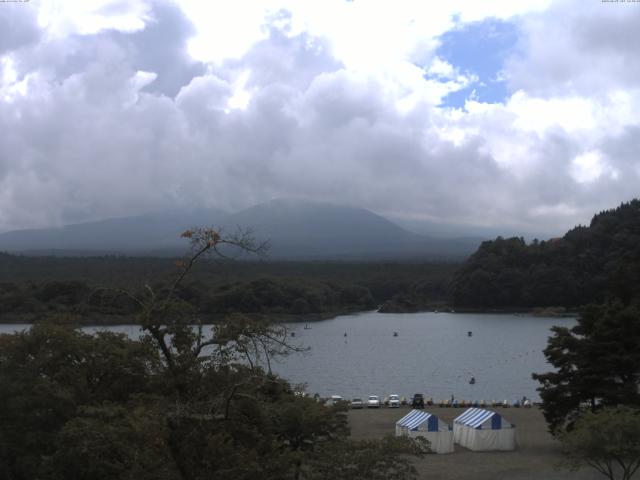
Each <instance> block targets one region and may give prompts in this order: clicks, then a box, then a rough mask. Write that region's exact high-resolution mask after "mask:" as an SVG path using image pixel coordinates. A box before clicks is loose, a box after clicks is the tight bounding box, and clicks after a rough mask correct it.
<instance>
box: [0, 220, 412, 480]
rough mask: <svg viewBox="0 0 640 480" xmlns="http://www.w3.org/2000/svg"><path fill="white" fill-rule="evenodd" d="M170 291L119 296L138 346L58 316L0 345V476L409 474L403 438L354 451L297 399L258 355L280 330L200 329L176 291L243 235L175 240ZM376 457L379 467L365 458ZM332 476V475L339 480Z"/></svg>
mask: <svg viewBox="0 0 640 480" xmlns="http://www.w3.org/2000/svg"><path fill="white" fill-rule="evenodd" d="M185 237H187V238H189V239H190V240H191V241H192V245H193V251H192V253H191V255H190V256H188V257H187V258H185V260H184V261H183V262H182V263H180V264H179V265H178V269H179V270H178V272H177V274H176V277H175V279H174V281H173V282H171V283H169V284H167V285H164V286H161V287H160V288H158V287H157V286H155V285H154V286H152V285H145V286H144V288H143V289H141V290H140V292H133V293H132V292H131V291H127V290H121V291H120V292H115V291H113V290H112V293H114V294H115V293H120V294H121V295H123V296H125V297H126V298H127V299H128V301H130V302H132V304H134V305H136V306H137V312H138V315H139V323H140V325H141V337H140V338H139V339H132V338H128V337H126V336H124V335H121V334H115V333H109V332H99V333H96V334H89V333H85V332H83V331H81V330H79V329H77V328H75V327H73V326H69V325H68V319H65V318H62V319H58V321H57V322H56V321H52V320H50V321H42V322H37V323H35V324H34V325H33V326H32V328H30V329H29V330H26V331H23V332H20V333H16V334H13V335H1V336H0V477H2V478H6V479H8V480H32V479H37V478H49V479H53V480H57V479H60V480H62V479H69V478H73V479H78V480H84V479H86V480H89V479H91V480H95V479H105V480H106V479H123V480H124V479H131V478H136V479H140V480H144V479H161V480H200V479H208V478H235V479H255V478H261V479H287V478H291V479H316V478H327V475H329V474H333V473H336V472H341V473H340V475H339V478H352V479H360V478H390V477H393V478H399V479H405V478H413V477H414V476H415V470H414V469H413V467H412V465H411V463H410V462H409V460H408V459H407V457H406V456H404V455H401V453H402V454H405V453H409V454H416V455H419V454H421V452H422V450H421V449H420V448H419V446H417V445H415V444H414V443H412V442H411V441H409V440H407V439H391V438H389V439H387V440H385V441H384V443H380V442H354V441H352V440H350V439H349V436H348V433H349V430H348V427H347V423H346V417H345V412H344V409H345V407H341V406H333V407H327V406H325V405H323V404H321V403H319V402H317V401H316V400H314V399H312V398H309V397H305V396H301V395H299V394H297V393H296V392H295V391H294V389H293V388H292V386H291V385H289V384H288V383H287V382H286V381H284V380H283V379H281V378H279V377H277V376H276V375H274V374H273V373H272V372H271V369H270V359H271V358H272V357H273V356H274V355H285V354H287V353H289V352H292V351H295V350H296V349H298V348H299V347H297V346H296V345H291V344H289V343H288V336H287V331H286V328H285V327H282V326H278V325H273V324H269V323H266V322H258V321H256V320H253V319H250V318H247V317H244V316H243V315H242V314H237V313H236V314H233V315H230V316H227V317H225V319H224V320H223V321H221V322H219V323H216V324H215V325H213V327H212V328H211V329H208V327H206V326H205V324H204V323H203V322H202V320H201V318H200V317H199V315H198V312H197V310H195V309H193V307H192V306H191V305H190V304H189V303H188V302H186V301H185V300H184V299H182V298H181V297H180V296H179V295H177V292H178V291H179V289H180V286H181V283H182V281H183V280H184V279H185V278H186V277H187V276H188V274H189V273H190V272H191V269H192V268H193V265H194V264H195V262H196V261H198V260H199V259H201V258H203V257H204V255H206V254H208V253H210V252H214V253H216V252H218V249H219V248H220V247H222V246H223V245H231V246H235V247H238V248H242V249H244V250H249V251H259V249H260V246H259V245H255V244H254V243H252V241H251V239H250V238H247V237H245V236H236V237H233V236H232V237H224V236H221V235H220V234H219V233H218V232H217V231H215V230H211V229H202V230H195V231H189V232H185ZM376 456H378V457H376ZM342 473H344V475H342Z"/></svg>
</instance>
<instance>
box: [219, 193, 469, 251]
mask: <svg viewBox="0 0 640 480" xmlns="http://www.w3.org/2000/svg"><path fill="white" fill-rule="evenodd" d="M225 225H226V226H227V228H232V227H233V226H237V225H239V226H245V227H250V228H251V229H252V231H253V233H254V235H255V236H256V238H266V239H269V240H270V244H271V248H270V250H269V256H270V257H272V258H290V259H303V258H304V259H328V258H332V259H344V260H350V259H352V260H359V259H376V258H378V259H391V258H394V259H401V258H415V257H429V258H448V259H450V258H463V257H465V256H467V255H469V254H470V253H471V252H472V251H473V250H474V249H475V248H476V247H477V246H478V245H479V243H480V241H481V240H480V239H440V238H430V237H426V236H423V235H418V234H416V233H413V232H409V231H407V230H405V229H403V228H401V227H399V226H398V225H396V224H395V223H392V222H390V221H389V220H387V219H386V218H384V217H381V216H380V215H376V214H375V213H373V212H371V211H369V210H366V209H364V208H355V207H348V206H344V205H334V204H330V203H321V202H310V201H301V200H288V199H278V200H272V201H271V202H267V203H263V204H260V205H256V206H254V207H251V208H248V209H246V210H243V211H240V212H238V213H236V214H233V215H231V216H229V217H228V218H227V219H226V220H225Z"/></svg>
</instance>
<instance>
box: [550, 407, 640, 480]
mask: <svg viewBox="0 0 640 480" xmlns="http://www.w3.org/2000/svg"><path fill="white" fill-rule="evenodd" d="M560 438H561V441H562V443H563V445H564V447H565V449H566V453H567V454H568V455H569V458H570V462H569V464H570V466H571V467H573V468H578V467H579V466H581V465H582V464H587V465H589V466H590V467H592V468H594V469H596V470H597V471H598V472H600V473H602V474H603V475H604V476H605V477H607V478H609V479H610V480H616V478H619V479H621V480H630V479H631V477H632V476H633V474H634V473H635V472H636V471H637V470H638V468H640V411H639V410H637V409H631V408H628V407H619V408H605V409H602V410H600V411H598V412H596V413H592V412H587V413H586V414H585V415H583V416H582V417H581V418H580V419H578V420H577V421H576V422H575V425H574V426H573V428H572V429H571V430H570V431H568V432H566V433H565V434H563V435H561V437H560Z"/></svg>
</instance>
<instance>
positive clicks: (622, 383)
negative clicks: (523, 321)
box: [533, 302, 640, 433]
mask: <svg viewBox="0 0 640 480" xmlns="http://www.w3.org/2000/svg"><path fill="white" fill-rule="evenodd" d="M552 330H553V335H552V336H551V337H550V339H549V343H548V346H547V347H546V348H545V350H544V354H545V356H546V357H547V360H548V361H549V363H550V364H551V365H552V366H553V367H555V369H556V370H555V371H553V372H548V373H539V374H534V375H533V378H534V379H535V380H538V381H539V382H540V383H541V387H540V388H539V389H538V391H539V392H540V397H541V398H542V403H543V410H544V415H545V418H546V420H547V422H548V423H549V427H550V429H551V431H552V432H554V433H557V432H559V431H562V430H564V429H565V428H566V427H567V426H569V427H570V426H571V424H572V423H573V422H574V421H575V420H576V419H577V418H578V417H579V416H580V415H581V414H582V413H583V412H585V411H589V410H590V411H596V410H598V409H600V408H603V407H607V406H617V405H635V406H640V348H638V346H639V345H640V309H639V308H638V307H635V306H624V305H623V304H622V303H621V302H613V303H609V304H605V305H591V306H589V307H587V308H585V309H584V310H583V312H582V313H581V315H580V317H579V318H578V322H577V324H576V325H575V326H574V327H572V328H566V327H554V328H553V329H552Z"/></svg>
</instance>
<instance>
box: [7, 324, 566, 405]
mask: <svg viewBox="0 0 640 480" xmlns="http://www.w3.org/2000/svg"><path fill="white" fill-rule="evenodd" d="M574 323H575V320H574V319H570V318H544V317H531V316H523V315H520V316H515V315H511V314H500V315H496V314H457V313H455V314H452V313H415V314H404V313H403V314H391V313H388V314H383V313H378V312H365V313H360V314H357V315H346V316H340V317H336V318H334V319H332V320H324V321H321V322H314V323H309V324H308V326H309V327H310V328H309V329H305V328H304V327H305V323H291V324H287V326H288V328H290V329H291V330H292V331H293V332H295V337H292V338H290V340H292V341H293V342H294V343H296V344H297V345H301V346H305V347H309V348H310V350H309V351H308V352H306V353H301V354H293V355H291V356H288V357H286V358H284V359H282V360H279V361H278V362H277V363H275V364H274V365H273V368H274V370H275V371H276V372H278V373H279V374H280V375H281V376H283V377H284V378H286V379H288V380H289V381H291V382H292V383H306V384H307V392H309V393H316V392H317V393H319V394H320V395H322V396H329V395H334V394H337V395H342V396H344V397H346V398H352V397H355V396H360V397H364V396H367V395H372V394H375V395H380V396H386V395H389V394H390V393H396V394H398V395H401V396H406V397H410V396H411V395H412V394H413V393H415V392H422V393H425V394H426V395H427V396H432V397H433V398H434V399H436V400H439V399H441V398H450V397H451V395H454V396H455V397H456V398H457V399H468V400H481V399H484V400H493V399H495V400H504V399H508V400H509V401H514V400H516V399H520V398H522V396H523V395H524V396H527V397H528V398H531V399H538V398H539V397H538V394H537V392H536V388H537V387H538V383H537V382H534V381H533V380H532V379H531V373H532V372H546V371H548V370H549V369H550V368H551V367H550V366H549V365H548V364H547V363H546V360H545V358H544V355H543V354H542V350H543V348H544V347H545V346H546V343H547V338H548V337H549V335H550V332H549V329H550V328H551V327H552V326H553V325H562V326H571V325H573V324H574ZM25 327H26V326H24V325H0V332H2V333H8V332H12V331H15V330H16V329H18V330H20V329H23V328H25ZM110 329H111V330H115V331H120V332H123V333H127V334H128V335H130V336H132V337H135V336H137V335H138V333H139V328H138V327H137V326H134V325H123V326H117V327H110ZM89 330H95V329H89ZM394 331H397V332H398V336H397V337H394V336H393V332H394ZM468 331H471V332H473V335H472V336H471V337H469V336H468V334H467V332H468ZM345 333H346V334H347V336H346V337H345V336H344V334H345ZM471 377H475V379H476V383H475V384H474V385H471V384H469V379H470V378H471Z"/></svg>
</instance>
